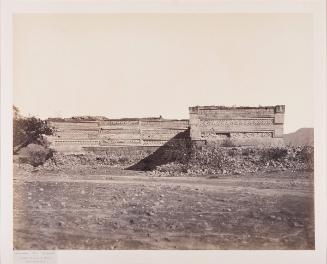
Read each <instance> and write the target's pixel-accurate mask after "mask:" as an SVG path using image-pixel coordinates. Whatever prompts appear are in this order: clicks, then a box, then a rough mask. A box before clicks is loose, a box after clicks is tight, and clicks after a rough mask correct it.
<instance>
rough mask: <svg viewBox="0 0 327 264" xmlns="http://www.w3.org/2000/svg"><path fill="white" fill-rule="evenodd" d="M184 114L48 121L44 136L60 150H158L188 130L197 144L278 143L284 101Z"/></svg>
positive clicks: (199, 108)
mask: <svg viewBox="0 0 327 264" xmlns="http://www.w3.org/2000/svg"><path fill="white" fill-rule="evenodd" d="M189 113H190V119H189V120H185V119H184V120H176V119H163V118H161V117H160V118H124V119H107V120H98V121H86V120H75V119H61V120H49V121H48V122H49V125H50V126H52V127H54V128H55V134H54V135H53V136H50V137H48V139H49V141H50V142H51V146H52V147H53V148H54V149H56V150H57V151H61V152H85V149H86V148H88V147H91V148H93V149H95V148H98V149H106V148H108V149H109V148H111V147H135V146H141V147H149V148H150V147H155V148H159V147H161V146H164V145H166V144H167V143H169V142H171V141H173V142H176V141H178V140H181V139H179V137H178V135H181V134H183V133H184V132H185V131H186V130H188V128H190V140H191V141H192V142H193V143H195V144H197V145H201V144H217V145H223V144H225V145H226V144H227V145H228V144H232V145H240V146H244V145H256V146H258V145H264V146H267V145H268V146H281V145H283V125H284V113H285V106H284V105H277V106H267V107H224V106H196V107H190V108H189ZM183 140H185V139H183ZM177 145H178V144H177Z"/></svg>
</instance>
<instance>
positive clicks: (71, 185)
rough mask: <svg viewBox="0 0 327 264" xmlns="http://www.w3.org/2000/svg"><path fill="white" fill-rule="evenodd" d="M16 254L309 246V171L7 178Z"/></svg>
mask: <svg viewBox="0 0 327 264" xmlns="http://www.w3.org/2000/svg"><path fill="white" fill-rule="evenodd" d="M14 248H15V249H20V250H24V249H314V217H313V175H312V173H309V172H296V173H287V172H283V173H278V174H264V175H253V174H252V175H238V176H224V177H219V178H213V177H210V175H208V177H203V176H202V177H157V176H153V175H150V174H146V173H141V172H132V171H125V170H122V169H118V168H108V169H107V170H106V174H105V175H104V174H98V175H97V174H96V173H93V174H92V175H87V174H85V175H83V174H80V173H79V174H74V175H72V174H65V173H61V174H58V173H51V172H40V171H36V172H29V173H26V171H24V170H23V169H22V168H17V167H16V168H15V173H14Z"/></svg>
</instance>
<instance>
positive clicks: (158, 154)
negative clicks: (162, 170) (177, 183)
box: [126, 128, 191, 171]
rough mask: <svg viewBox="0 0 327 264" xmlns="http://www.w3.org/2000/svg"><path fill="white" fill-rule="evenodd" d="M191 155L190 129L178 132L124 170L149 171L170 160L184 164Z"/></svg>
mask: <svg viewBox="0 0 327 264" xmlns="http://www.w3.org/2000/svg"><path fill="white" fill-rule="evenodd" d="M190 157H191V137H190V129H189V128H188V129H187V130H185V131H183V132H180V133H178V134H177V135H176V136H174V137H173V138H171V139H170V140H169V141H167V142H166V143H165V144H164V145H162V146H161V147H159V148H158V149H157V150H156V151H155V152H153V153H152V154H150V155H149V156H147V157H145V158H144V159H142V160H140V161H139V162H138V163H136V164H134V165H132V166H130V167H128V168H126V170H136V171H150V170H154V169H155V168H156V167H157V166H160V165H164V164H167V163H170V162H174V161H176V162H179V163H182V164H185V163H187V162H188V161H189V159H190Z"/></svg>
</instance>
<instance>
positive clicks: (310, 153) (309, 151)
mask: <svg viewBox="0 0 327 264" xmlns="http://www.w3.org/2000/svg"><path fill="white" fill-rule="evenodd" d="M297 156H298V158H299V160H300V161H302V162H303V163H305V164H306V165H307V166H308V169H311V170H313V168H314V148H313V147H309V146H306V147H303V148H301V150H300V151H299V152H298V153H297Z"/></svg>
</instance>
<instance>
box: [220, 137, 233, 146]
mask: <svg viewBox="0 0 327 264" xmlns="http://www.w3.org/2000/svg"><path fill="white" fill-rule="evenodd" d="M220 146H221V147H235V144H234V143H233V141H231V140H230V139H224V140H223V142H222V143H221V144H220Z"/></svg>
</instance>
